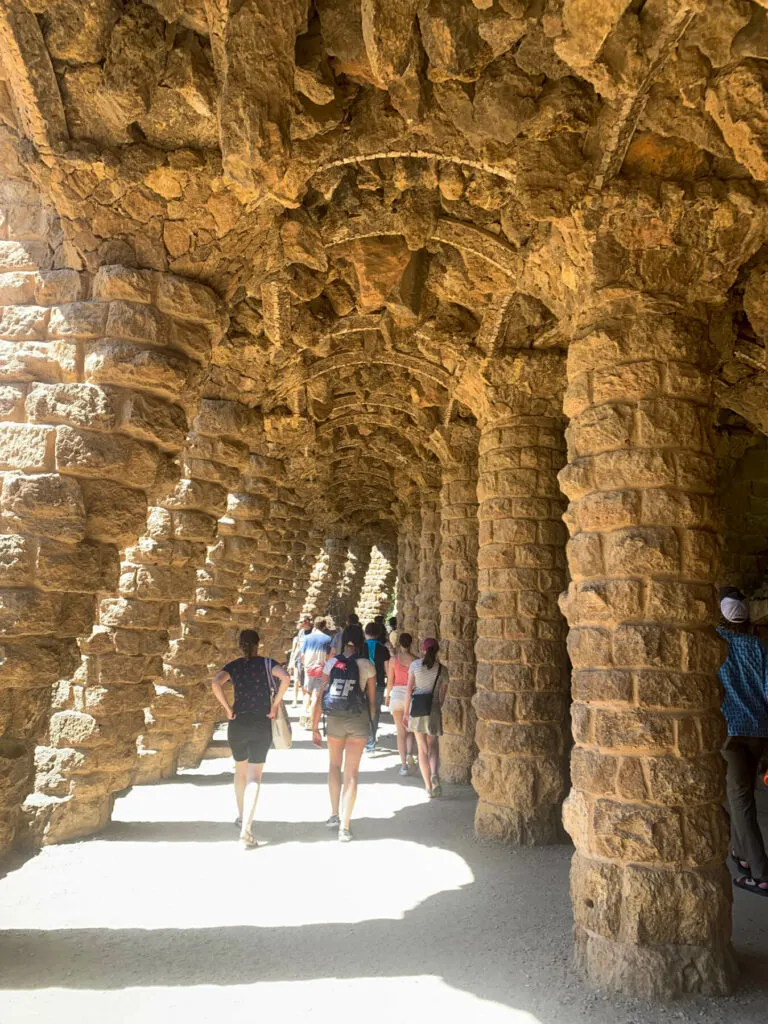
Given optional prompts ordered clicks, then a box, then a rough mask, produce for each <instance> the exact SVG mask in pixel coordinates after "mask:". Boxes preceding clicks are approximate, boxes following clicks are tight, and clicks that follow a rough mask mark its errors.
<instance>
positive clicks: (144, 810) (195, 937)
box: [0, 725, 768, 1024]
mask: <svg viewBox="0 0 768 1024" xmlns="http://www.w3.org/2000/svg"><path fill="white" fill-rule="evenodd" d="M383 733H384V736H383V742H384V743H385V744H387V745H388V746H389V747H394V737H393V735H392V728H391V725H390V726H389V727H388V728H387V727H385V728H384V730H383ZM296 738H297V740H298V742H297V743H296V745H295V746H294V749H293V750H291V751H287V752H275V751H272V752H271V753H270V756H269V762H268V766H267V773H266V775H265V785H264V787H263V790H262V797H261V802H260V805H259V815H258V816H259V819H260V820H259V824H258V827H257V829H256V834H257V836H258V837H259V838H260V839H263V840H265V841H266V845H265V846H264V847H262V848H260V849H259V850H255V851H251V852H246V851H243V850H241V849H240V848H239V846H238V844H237V843H236V842H235V839H236V835H237V833H236V830H235V828H234V826H233V824H232V822H233V819H234V816H235V814H234V809H233V804H234V798H233V795H232V786H231V781H232V776H231V762H230V761H229V760H228V759H227V760H224V759H219V760H209V761H205V762H203V765H202V766H201V768H200V769H198V770H196V771H192V772H184V773H182V774H181V775H179V776H178V777H177V778H174V779H171V780H169V781H168V782H165V783H161V784H159V785H155V786H141V787H137V788H136V789H134V790H132V791H131V792H130V793H129V794H128V795H127V796H126V797H124V798H122V799H120V800H118V802H117V804H116V807H115V815H114V821H113V823H112V824H111V825H110V826H109V827H108V828H107V829H105V831H104V832H103V833H101V834H100V835H99V836H97V837H95V838H93V839H90V840H87V841H84V842H80V843H73V844H70V845H64V846H57V847H50V848H48V849H46V850H44V851H43V852H42V853H41V854H40V855H39V856H37V857H35V858H34V859H32V860H30V861H28V862H27V863H26V864H24V865H22V866H21V867H19V868H18V869H17V870H14V871H11V872H10V873H9V874H8V875H7V876H6V877H5V878H4V879H3V880H2V881H0V1021H1V1022H2V1024H18V1022H22V1021H23V1022H24V1024H27V1022H29V1021H40V1022H45V1024H50V1022H53V1021H56V1022H57V1024H69V1022H70V1021H71V1022H72V1024H75V1022H77V1024H96V1022H98V1024H104V1022H105V1021H106V1022H109V1024H133V1022H139V1021H141V1022H142V1024H154V1022H156V1021H169V1022H170V1021H177V1020H183V1021H184V1022H185V1024H198V1022H208V1021H211V1022H214V1021H215V1022H216V1024H220V1022H221V1021H233V1022H240V1021H246V1020H255V1019H258V1020H265V1021H280V1022H285V1021H294V1020H296V1021H302V1020H305V1021H310V1020H311V1021H312V1022H313V1024H318V1022H325V1021H331V1020H334V1021H338V1020H343V1021H360V1022H361V1024H378V1022H379V1021H387V1022H388V1024H397V1022H398V1021H399V1020H400V1019H403V1020H413V1019H415V1015H417V1014H419V1013H425V1014H427V1015H428V1019H429V1020H433V1019H434V1020H438V1021H445V1022H452V1021H458V1020H463V1021H467V1022H470V1021H471V1022H475V1021H480V1022H489V1024H582V1022H583V1024H586V1022H589V1024H662V1022H663V1024H669V1022H670V1021H671V1022H676V1021H691V1022H693V1021H695V1022H697V1024H724V1022H726V1021H727V1022H728V1024H753V1022H754V1024H758V1022H759V1024H763V1022H764V1021H765V1016H766V1006H767V1005H768V906H767V905H766V904H765V903H764V902H762V901H761V900H759V899H757V898H756V897H751V896H749V895H747V894H742V893H738V892H737V893H736V894H735V895H736V899H735V945H736V948H737V951H738V953H739V955H740V956H741V958H742V962H743V964H744V967H745V979H744V987H743V988H742V990H741V991H740V992H739V994H738V995H737V996H735V997H733V998H731V999H724V1000H708V999H692V1000H685V1001H682V1002H680V1003H675V1004H672V1005H671V1006H666V1007H663V1006H652V1005H649V1004H646V1003H630V1002H627V1001H623V1000H616V999H612V998H610V999H609V998H603V997H601V996H599V995H596V994H594V993H591V992H589V991H588V990H587V989H586V988H584V987H583V986H582V984H581V982H580V980H579V978H578V976H577V975H575V974H574V972H573V970H572V968H571V965H570V956H571V943H570V929H571V910H570V903H569V899H568V865H569V861H570V855H571V850H570V847H566V846H562V847H553V848H539V849H510V848H506V847H500V846H490V845H484V844H482V843H478V842H476V841H475V840H474V839H473V837H472V815H473V808H474V799H473V793H472V791H471V789H469V788H468V787H451V786H448V787H446V796H445V797H444V798H442V799H440V800H439V801H434V802H432V803H430V802H428V801H427V799H426V797H425V795H424V793H423V790H422V789H421V787H420V785H419V783H418V782H417V780H416V779H400V778H399V776H398V774H397V757H396V755H394V754H393V753H392V751H391V750H389V751H387V752H386V753H380V754H377V755H375V756H373V757H369V758H367V759H366V760H365V761H364V763H363V764H364V768H363V774H362V775H361V786H360V794H359V798H358V806H357V818H356V820H355V821H354V822H353V828H354V830H355V834H356V839H355V842H353V843H350V844H348V845H341V844H339V843H338V842H337V840H336V838H335V833H332V834H329V833H328V832H327V830H326V829H325V828H324V827H323V825H322V822H323V820H324V819H325V817H326V816H327V814H328V803H327V790H326V785H325V782H326V766H327V758H326V753H325V751H322V752H319V751H317V750H315V749H313V748H312V746H311V743H310V742H309V737H308V736H307V734H305V733H303V732H302V731H299V730H297V731H296Z"/></svg>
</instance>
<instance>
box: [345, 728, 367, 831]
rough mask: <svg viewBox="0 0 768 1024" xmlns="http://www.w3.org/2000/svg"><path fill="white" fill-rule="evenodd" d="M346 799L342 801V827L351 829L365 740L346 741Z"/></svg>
mask: <svg viewBox="0 0 768 1024" xmlns="http://www.w3.org/2000/svg"><path fill="white" fill-rule="evenodd" d="M344 743H345V746H344V752H345V757H344V799H343V801H342V812H341V827H342V828H349V823H350V821H351V820H352V811H353V810H354V808H355V800H357V776H358V775H359V774H360V758H361V757H362V756H363V750H364V749H365V744H366V741H365V740H346V741H344Z"/></svg>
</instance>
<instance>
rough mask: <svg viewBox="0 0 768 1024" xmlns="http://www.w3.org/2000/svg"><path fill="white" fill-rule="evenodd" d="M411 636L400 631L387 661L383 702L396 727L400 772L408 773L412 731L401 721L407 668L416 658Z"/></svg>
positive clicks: (411, 755) (403, 711) (412, 763)
mask: <svg viewBox="0 0 768 1024" xmlns="http://www.w3.org/2000/svg"><path fill="white" fill-rule="evenodd" d="M412 643H413V637H412V636H411V634H410V633H401V634H400V636H399V637H398V638H397V644H396V646H395V651H394V654H393V656H392V657H391V658H390V659H389V661H388V662H387V689H386V691H385V693H384V703H385V705H386V706H387V707H388V708H389V710H390V711H391V712H392V717H393V718H394V720H395V726H396V727H397V749H398V752H399V754H400V774H401V775H407V774H408V768H409V764H408V760H409V759H410V762H411V765H412V767H415V766H416V765H415V759H414V757H413V733H412V732H408V730H407V729H406V728H405V725H404V723H403V715H404V713H405V691H406V689H407V688H408V669H409V668H410V667H411V663H412V662H414V661H415V660H416V658H415V656H414V655H413V654H411V644H412Z"/></svg>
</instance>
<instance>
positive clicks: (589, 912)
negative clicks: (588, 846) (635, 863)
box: [571, 853, 622, 938]
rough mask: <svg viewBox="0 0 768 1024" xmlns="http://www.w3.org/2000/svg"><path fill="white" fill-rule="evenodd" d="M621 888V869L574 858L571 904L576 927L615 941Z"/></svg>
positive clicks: (619, 917)
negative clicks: (578, 926)
mask: <svg viewBox="0 0 768 1024" xmlns="http://www.w3.org/2000/svg"><path fill="white" fill-rule="evenodd" d="M621 887H622V879H621V869H620V868H618V867H616V866H615V865H613V864H605V863H601V862H600V861H595V860H591V859H590V858H588V857H582V856H580V855H579V854H578V853H577V854H575V855H574V857H573V860H572V861H571V901H572V903H573V915H574V919H575V922H576V924H577V925H580V926H581V927H583V928H588V929H589V930H590V931H591V932H595V933H597V934H598V935H603V936H605V937H606V938H618V935H619V930H620V927H621V905H622V893H621Z"/></svg>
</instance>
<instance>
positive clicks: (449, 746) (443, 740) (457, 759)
mask: <svg viewBox="0 0 768 1024" xmlns="http://www.w3.org/2000/svg"><path fill="white" fill-rule="evenodd" d="M476 757H477V750H476V748H475V743H474V739H472V738H468V737H466V736H458V735H451V734H450V733H444V734H443V735H442V736H441V737H440V778H441V779H442V780H443V782H452V783H453V784H454V785H458V786H469V785H470V784H471V782H472V765H473V764H474V761H475V758H476Z"/></svg>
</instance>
